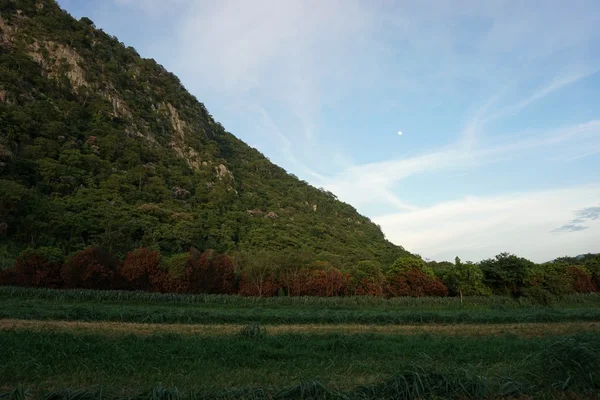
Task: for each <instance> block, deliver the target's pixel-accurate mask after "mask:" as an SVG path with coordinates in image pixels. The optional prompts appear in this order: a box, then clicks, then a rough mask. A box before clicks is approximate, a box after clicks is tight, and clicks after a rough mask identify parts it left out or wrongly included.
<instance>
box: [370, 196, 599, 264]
mask: <svg viewBox="0 0 600 400" xmlns="http://www.w3.org/2000/svg"><path fill="white" fill-rule="evenodd" d="M599 199H600V186H582V187H573V188H567V189H559V190H550V191H541V192H535V193H515V194H507V195H502V196H491V197H466V198H464V199H461V200H457V201H452V202H445V203H441V204H437V205H435V206H432V207H428V208H424V209H420V210H416V211H411V212H404V213H397V214H390V215H386V216H382V217H379V218H375V222H376V223H378V224H380V225H381V226H382V229H383V230H384V232H386V235H387V237H388V239H390V240H391V241H393V242H395V243H402V245H403V246H405V247H406V248H407V249H408V250H410V251H414V252H417V253H419V254H421V255H423V256H425V257H428V258H432V259H435V260H452V259H453V258H454V257H455V256H457V255H458V256H459V257H461V258H463V259H468V260H473V261H479V260H481V259H483V258H488V257H492V256H493V255H495V254H498V253H500V252H503V251H509V252H512V253H516V254H518V255H521V256H524V257H527V258H530V259H532V260H535V261H538V262H541V261H548V260H549V259H552V258H555V257H559V256H563V255H576V254H581V253H586V252H597V251H598V247H597V246H598V242H599V240H600V220H588V221H586V224H585V225H586V226H588V227H589V228H590V229H585V230H581V231H576V232H566V231H565V232H556V231H555V230H556V229H557V228H560V227H561V226H564V225H565V224H567V223H569V221H571V220H572V219H573V216H574V212H576V211H577V210H580V209H583V208H586V207H589V206H593V205H595V204H597V203H598V200H599Z"/></svg>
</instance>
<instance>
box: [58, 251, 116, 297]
mask: <svg viewBox="0 0 600 400" xmlns="http://www.w3.org/2000/svg"><path fill="white" fill-rule="evenodd" d="M117 268H118V262H117V260H116V259H115V258H114V257H113V256H112V255H111V254H110V253H108V252H106V251H104V250H102V249H100V248H97V247H88V248H87V249H85V250H82V251H80V252H78V253H75V254H74V255H73V256H72V257H71V258H70V259H69V260H68V261H67V263H66V264H65V265H64V266H63V268H62V271H61V277H62V279H63V282H64V284H65V286H66V287H68V288H84V289H114V288H123V282H120V281H119V279H118V275H117V274H116V272H117Z"/></svg>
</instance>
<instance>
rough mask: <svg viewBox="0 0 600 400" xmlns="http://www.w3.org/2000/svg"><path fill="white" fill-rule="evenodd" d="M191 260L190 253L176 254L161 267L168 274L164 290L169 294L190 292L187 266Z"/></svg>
mask: <svg viewBox="0 0 600 400" xmlns="http://www.w3.org/2000/svg"><path fill="white" fill-rule="evenodd" d="M189 258H190V253H181V254H175V255H173V256H171V257H169V258H167V259H166V260H164V261H163V263H162V264H161V265H160V268H161V270H162V271H163V272H164V273H165V274H166V278H165V283H164V290H165V291H167V292H176V293H185V292H187V291H188V282H187V278H186V271H185V266H186V264H187V262H188V259H189Z"/></svg>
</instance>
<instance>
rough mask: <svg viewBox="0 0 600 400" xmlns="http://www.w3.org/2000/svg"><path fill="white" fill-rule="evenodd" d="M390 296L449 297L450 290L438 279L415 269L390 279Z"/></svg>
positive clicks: (388, 286) (388, 288)
mask: <svg viewBox="0 0 600 400" xmlns="http://www.w3.org/2000/svg"><path fill="white" fill-rule="evenodd" d="M387 293H388V295H389V296H412V297H423V296H447V295H448V288H447V287H446V286H445V285H444V284H443V283H442V281H441V280H440V279H439V278H437V277H432V276H430V275H428V274H427V273H426V272H424V271H422V270H420V269H416V268H413V269H411V270H408V271H405V272H401V273H397V274H394V275H391V276H389V277H388V284H387Z"/></svg>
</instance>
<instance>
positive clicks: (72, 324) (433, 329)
mask: <svg viewBox="0 0 600 400" xmlns="http://www.w3.org/2000/svg"><path fill="white" fill-rule="evenodd" d="M244 327H245V325H239V324H220V325H193V324H141V323H129V322H84V321H39V320H14V319H3V320H0V330H2V331H7V330H31V331H52V332H71V333H93V334H100V335H109V336H113V335H131V334H132V335H142V336H147V335H156V334H177V335H207V336H211V335H237V334H238V333H239V332H240V331H241V330H242V329H243V328H244ZM263 328H264V329H265V332H266V333H267V334H269V335H284V334H311V335H315V334H320V335H323V334H331V333H339V334H365V333H367V334H368V333H375V334H388V335H420V334H431V335H450V336H489V335H518V336H521V337H528V338H536V337H541V336H546V335H570V334H576V333H581V332H596V333H600V322H567V323H530V324H468V325H457V324H456V325H360V324H339V325H331V324H324V325H321V324H304V325H267V326H263Z"/></svg>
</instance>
